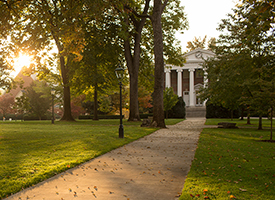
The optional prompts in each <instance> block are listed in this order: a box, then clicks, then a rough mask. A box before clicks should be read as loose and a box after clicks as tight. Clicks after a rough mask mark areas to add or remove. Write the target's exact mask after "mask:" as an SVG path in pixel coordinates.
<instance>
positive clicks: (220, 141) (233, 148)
mask: <svg viewBox="0 0 275 200" xmlns="http://www.w3.org/2000/svg"><path fill="white" fill-rule="evenodd" d="M207 121H208V120H207ZM255 128H256V127H255ZM262 139H268V131H267V130H264V131H257V130H253V129H251V128H248V129H246V128H244V129H234V130H230V129H222V130H221V129H204V130H203V132H202V133H201V135H200V139H199V144H198V148H197V150H196V154H195V158H194V161H193V162H192V166H191V169H190V171H189V173H188V177H187V179H186V180H185V184H184V188H183V191H182V195H181V197H180V199H181V200H188V199H190V200H191V199H259V200H266V199H268V200H271V199H274V197H275V192H274V191H275V190H274V173H273V172H274V170H275V167H274V165H271V164H270V163H271V162H274V154H273V153H272V152H274V150H275V147H274V143H268V142H261V140H262ZM207 197H208V198H207Z"/></svg>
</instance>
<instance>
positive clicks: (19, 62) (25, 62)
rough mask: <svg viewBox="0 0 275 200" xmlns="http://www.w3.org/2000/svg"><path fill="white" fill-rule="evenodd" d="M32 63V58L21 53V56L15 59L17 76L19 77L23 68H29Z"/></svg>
mask: <svg viewBox="0 0 275 200" xmlns="http://www.w3.org/2000/svg"><path fill="white" fill-rule="evenodd" d="M31 62H32V59H31V57H30V56H28V55H26V54H22V53H20V54H19V56H18V57H17V58H16V59H14V70H15V74H16V75H17V74H18V73H19V72H20V70H21V69H22V67H29V66H30V64H31Z"/></svg>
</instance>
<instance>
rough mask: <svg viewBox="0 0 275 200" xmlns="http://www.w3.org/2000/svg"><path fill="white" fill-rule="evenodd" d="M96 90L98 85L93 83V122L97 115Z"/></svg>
mask: <svg viewBox="0 0 275 200" xmlns="http://www.w3.org/2000/svg"><path fill="white" fill-rule="evenodd" d="M97 90H98V85H97V83H95V91H94V117H93V120H98V113H97Z"/></svg>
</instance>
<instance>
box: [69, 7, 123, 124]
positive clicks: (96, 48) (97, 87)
mask: <svg viewBox="0 0 275 200" xmlns="http://www.w3.org/2000/svg"><path fill="white" fill-rule="evenodd" d="M115 17H116V16H112V15H111V14H110V13H109V11H108V8H106V10H105V11H104V12H103V13H102V17H101V18H100V19H94V18H90V20H87V22H86V23H85V24H83V27H85V28H84V29H85V30H86V33H85V41H86V45H85V47H84V51H83V53H82V60H81V62H76V63H75V66H74V78H73V79H72V85H73V88H74V91H75V92H76V93H78V94H79V93H85V94H88V93H93V98H94V115H93V116H94V118H93V119H94V120H98V115H97V110H98V94H104V93H105V92H106V90H108V91H113V88H114V85H116V86H117V80H116V77H115V76H114V71H115V68H116V67H117V66H118V65H119V64H120V63H119V60H120V57H121V56H122V54H123V52H122V44H121V43H122V42H121V40H120V38H119V37H118V36H117V35H116V34H117V33H118V29H119V27H118V25H117V24H116V22H115V21H116V18H115ZM109 89H110V90H109ZM88 96H91V95H87V97H88Z"/></svg>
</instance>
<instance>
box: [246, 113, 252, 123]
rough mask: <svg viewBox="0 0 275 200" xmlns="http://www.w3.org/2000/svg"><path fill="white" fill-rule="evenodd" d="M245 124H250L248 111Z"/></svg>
mask: <svg viewBox="0 0 275 200" xmlns="http://www.w3.org/2000/svg"><path fill="white" fill-rule="evenodd" d="M246 124H251V123H250V111H249V110H247V122H246Z"/></svg>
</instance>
